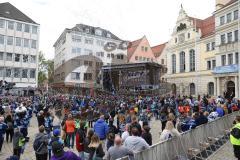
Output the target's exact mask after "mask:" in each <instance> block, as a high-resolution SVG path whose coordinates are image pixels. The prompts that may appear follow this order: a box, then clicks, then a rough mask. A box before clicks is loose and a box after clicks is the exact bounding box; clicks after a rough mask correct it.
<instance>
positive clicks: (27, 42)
mask: <svg viewBox="0 0 240 160" xmlns="http://www.w3.org/2000/svg"><path fill="white" fill-rule="evenodd" d="M23 43H24V47H29V39H26V38H24V41H23Z"/></svg>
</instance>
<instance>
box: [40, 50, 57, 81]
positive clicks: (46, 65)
mask: <svg viewBox="0 0 240 160" xmlns="http://www.w3.org/2000/svg"><path fill="white" fill-rule="evenodd" d="M38 58H39V67H38V85H39V86H42V85H43V84H44V82H45V81H46V80H47V81H48V83H49V84H51V83H53V81H54V62H53V60H46V58H45V57H44V55H43V53H42V52H40V53H39V57H38Z"/></svg>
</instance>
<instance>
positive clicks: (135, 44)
mask: <svg viewBox="0 0 240 160" xmlns="http://www.w3.org/2000/svg"><path fill="white" fill-rule="evenodd" d="M142 39H143V38H141V39H138V40H135V41H132V42H130V43H129V45H128V49H127V56H128V58H130V57H131V56H132V55H133V53H134V52H135V50H136V49H137V47H138V45H139V44H140V42H141V41H142Z"/></svg>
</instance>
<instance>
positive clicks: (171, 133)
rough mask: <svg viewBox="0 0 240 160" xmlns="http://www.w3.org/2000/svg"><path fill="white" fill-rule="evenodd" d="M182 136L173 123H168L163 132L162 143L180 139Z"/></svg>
mask: <svg viewBox="0 0 240 160" xmlns="http://www.w3.org/2000/svg"><path fill="white" fill-rule="evenodd" d="M180 135H181V134H180V133H179V132H178V130H177V129H175V128H174V125H173V122H172V121H167V123H166V127H165V129H164V130H163V131H162V133H161V136H160V141H165V140H168V139H170V138H172V137H176V136H177V137H179V136H180Z"/></svg>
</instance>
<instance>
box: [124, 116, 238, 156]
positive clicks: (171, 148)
mask: <svg viewBox="0 0 240 160" xmlns="http://www.w3.org/2000/svg"><path fill="white" fill-rule="evenodd" d="M239 114H240V112H239V111H238V112H234V113H231V114H228V115H226V116H224V117H222V118H219V119H216V120H215V121H212V122H209V123H207V124H204V125H201V126H198V127H197V128H195V129H193V130H190V131H187V132H184V133H182V136H181V137H174V138H172V139H170V140H167V141H164V142H161V143H157V144H155V145H153V146H151V147H150V149H148V150H145V151H142V152H138V153H136V154H135V159H136V160H176V159H181V157H182V158H183V159H184V157H188V150H189V148H201V146H200V143H201V142H206V141H207V138H208V137H218V136H219V135H224V132H225V131H226V130H229V129H230V128H231V127H232V126H233V120H234V118H235V116H236V115H239ZM121 160H127V157H123V158H122V159H121Z"/></svg>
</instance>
